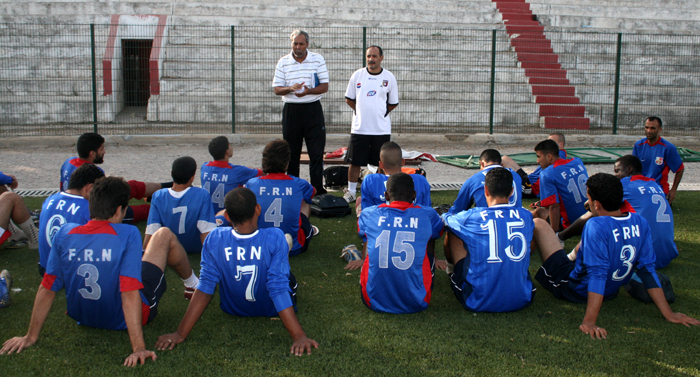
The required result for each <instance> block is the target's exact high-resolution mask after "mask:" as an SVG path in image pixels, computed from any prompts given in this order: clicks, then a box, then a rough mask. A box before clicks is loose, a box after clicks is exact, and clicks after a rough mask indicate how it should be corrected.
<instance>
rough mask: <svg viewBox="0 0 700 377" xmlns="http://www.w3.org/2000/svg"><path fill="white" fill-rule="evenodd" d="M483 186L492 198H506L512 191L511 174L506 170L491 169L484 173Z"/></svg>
mask: <svg viewBox="0 0 700 377" xmlns="http://www.w3.org/2000/svg"><path fill="white" fill-rule="evenodd" d="M484 186H486V187H487V188H488V189H489V194H490V195H491V196H492V197H494V198H508V197H509V196H510V193H511V191H513V174H511V173H510V170H508V169H506V168H493V169H491V170H489V172H488V173H486V178H485V179H484Z"/></svg>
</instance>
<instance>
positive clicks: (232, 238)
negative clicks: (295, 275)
mask: <svg viewBox="0 0 700 377" xmlns="http://www.w3.org/2000/svg"><path fill="white" fill-rule="evenodd" d="M288 250H289V246H288V245H287V240H286V239H285V238H284V233H282V231H281V230H279V229H276V228H268V229H258V230H257V231H255V232H254V233H252V234H245V235H242V234H238V233H236V231H235V230H233V229H232V228H217V229H215V230H213V231H212V232H211V233H210V234H209V236H208V237H207V239H206V240H205V241H204V246H203V247H202V269H201V270H200V274H199V285H198V286H197V289H199V290H200V291H202V292H204V293H206V294H210V295H213V294H214V291H215V289H216V285H217V284H219V294H220V296H221V310H223V311H224V312H226V313H228V314H232V315H237V316H246V317H247V316H251V317H258V316H263V317H272V316H276V315H277V313H278V312H281V311H282V310H284V309H287V308H288V307H290V306H292V305H293V302H292V296H291V294H292V290H291V288H290V287H289V274H290V272H289V258H288V256H287V253H288ZM295 310H296V308H295Z"/></svg>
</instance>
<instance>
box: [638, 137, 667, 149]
mask: <svg viewBox="0 0 700 377" xmlns="http://www.w3.org/2000/svg"><path fill="white" fill-rule="evenodd" d="M663 139H664V138H662V137H659V140H657V141H656V143H654V144H651V143H649V139H646V140H644V143H642V144H647V145H649V146H650V147H653V146H656V145H659V144H661V145H663V146H664V147H665V146H666V144H664V142H663Z"/></svg>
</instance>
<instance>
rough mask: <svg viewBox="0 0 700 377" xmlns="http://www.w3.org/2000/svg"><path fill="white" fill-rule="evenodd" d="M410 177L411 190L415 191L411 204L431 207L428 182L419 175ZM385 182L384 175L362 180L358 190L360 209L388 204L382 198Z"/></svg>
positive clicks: (387, 178) (385, 177)
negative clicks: (360, 202)
mask: <svg viewBox="0 0 700 377" xmlns="http://www.w3.org/2000/svg"><path fill="white" fill-rule="evenodd" d="M410 176H411V178H413V188H414V189H415V190H416V200H415V201H414V202H413V203H414V204H416V205H419V206H421V207H430V206H432V202H431V201H430V183H428V180H427V179H425V177H424V176H422V175H420V174H410ZM387 180H389V176H388V175H385V174H370V175H368V176H366V177H365V179H363V180H362V187H361V188H360V197H361V199H362V208H369V207H371V206H378V205H380V204H389V203H387V201H386V198H385V197H384V192H385V191H386V181H387Z"/></svg>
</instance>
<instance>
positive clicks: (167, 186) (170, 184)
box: [160, 181, 173, 188]
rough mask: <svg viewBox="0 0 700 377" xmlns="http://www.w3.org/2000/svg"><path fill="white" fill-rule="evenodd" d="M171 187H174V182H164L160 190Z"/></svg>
mask: <svg viewBox="0 0 700 377" xmlns="http://www.w3.org/2000/svg"><path fill="white" fill-rule="evenodd" d="M171 187H173V182H172V181H170V182H163V183H161V184H160V188H171Z"/></svg>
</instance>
